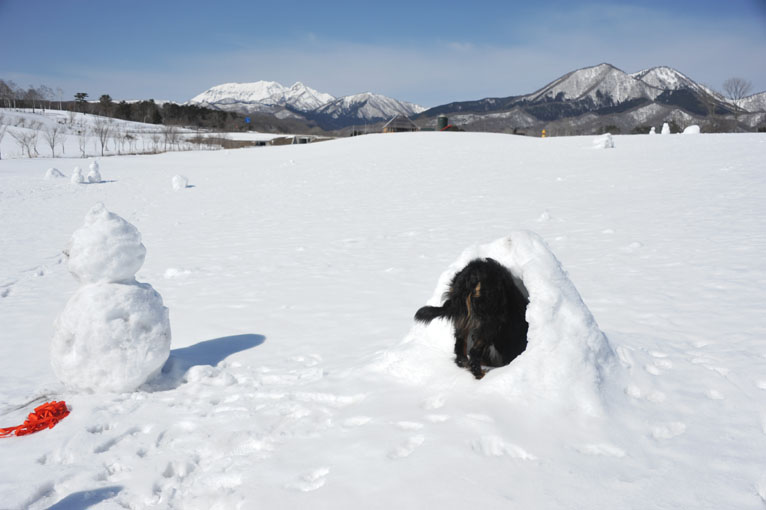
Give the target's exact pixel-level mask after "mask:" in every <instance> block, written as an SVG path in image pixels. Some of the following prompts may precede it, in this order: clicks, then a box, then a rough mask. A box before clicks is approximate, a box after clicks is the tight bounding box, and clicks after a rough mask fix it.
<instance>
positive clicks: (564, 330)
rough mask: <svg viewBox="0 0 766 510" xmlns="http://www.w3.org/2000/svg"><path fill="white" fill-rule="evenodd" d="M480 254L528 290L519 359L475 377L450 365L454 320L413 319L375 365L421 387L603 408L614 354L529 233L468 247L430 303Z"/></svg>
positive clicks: (555, 265)
mask: <svg viewBox="0 0 766 510" xmlns="http://www.w3.org/2000/svg"><path fill="white" fill-rule="evenodd" d="M485 257H491V258H493V259H495V260H497V261H498V262H500V263H501V264H503V265H504V266H505V267H507V268H508V269H509V270H510V271H511V273H512V274H513V276H514V277H515V278H516V279H518V282H519V288H520V289H521V290H522V292H525V293H526V294H528V296H529V305H528V306H527V313H526V319H527V322H528V323H529V331H528V334H527V340H528V345H527V349H526V350H525V351H524V352H523V353H522V354H521V355H520V356H519V357H517V358H516V359H515V360H513V361H512V362H511V363H510V365H508V366H505V367H500V368H497V369H493V370H491V371H490V372H489V373H488V374H487V375H486V376H485V377H484V378H483V379H482V380H481V381H474V379H473V376H472V375H471V374H470V372H468V371H467V370H463V369H460V368H458V367H457V366H456V365H455V364H454V355H453V346H454V337H453V329H452V325H451V323H448V322H447V321H445V320H441V319H437V320H434V321H432V322H431V323H430V324H429V325H427V326H425V325H422V324H418V323H416V324H414V325H413V327H412V329H411V330H410V333H409V334H408V335H407V336H406V337H405V338H404V340H403V341H402V342H401V343H400V344H399V345H397V346H395V347H393V348H391V349H389V350H387V351H384V352H382V353H380V354H379V357H378V359H377V360H376V361H375V362H374V363H373V365H372V369H373V370H376V371H380V372H385V373H388V374H390V375H392V376H394V377H397V378H401V379H404V380H407V381H410V382H413V383H415V384H420V385H422V384H424V383H425V384H434V385H437V386H438V385H440V384H445V385H452V384H458V383H460V382H461V381H462V384H464V385H465V389H466V391H474V392H476V391H480V392H492V393H500V394H501V395H503V396H505V397H507V398H510V399H513V400H517V401H520V402H523V403H527V404H529V405H531V406H535V405H558V406H562V407H564V408H566V409H568V410H573V409H579V410H580V411H582V412H584V413H586V414H591V415H599V414H601V413H602V411H603V404H604V401H605V398H604V397H605V392H606V389H605V388H604V387H603V385H604V383H605V381H607V380H609V379H610V377H611V375H612V374H613V372H614V371H615V370H617V368H618V364H617V363H616V361H615V360H616V357H615V355H614V352H613V351H612V348H611V347H610V345H609V341H608V340H607V338H606V336H605V335H604V334H603V333H602V332H601V330H600V329H599V327H598V324H597V323H596V321H595V319H594V318H593V316H592V315H591V313H590V311H589V310H588V308H587V306H585V303H583V301H582V298H581V297H580V294H579V293H578V292H577V289H576V288H575V287H574V285H573V284H572V282H571V281H570V280H569V278H568V277H567V274H566V272H565V271H564V270H563V268H562V267H561V264H560V263H559V261H558V260H557V259H556V257H555V256H554V255H553V253H552V252H551V250H550V248H549V247H548V246H547V245H546V243H545V241H543V240H542V238H540V236H538V235H537V234H535V233H534V232H529V231H519V232H514V233H512V234H511V235H510V236H509V237H506V238H501V239H498V240H496V241H494V242H492V243H489V244H486V245H481V246H473V247H470V248H468V249H466V250H465V251H464V252H463V253H462V254H461V255H460V257H458V259H457V260H456V261H455V262H454V263H453V264H452V265H451V266H449V268H447V270H446V271H444V272H443V273H442V275H441V276H440V278H439V282H438V284H437V285H436V289H435V290H434V293H433V295H432V297H431V299H430V300H429V301H428V304H430V305H439V304H441V297H442V294H443V293H444V291H446V290H447V288H448V286H449V282H450V280H451V279H452V277H453V276H454V275H455V274H456V273H457V272H458V271H459V270H460V269H462V268H463V267H465V265H466V264H467V263H468V262H469V261H471V260H473V259H475V258H485ZM460 374H462V375H463V376H464V377H462V378H459V377H458V376H459V375H460ZM614 375H615V376H616V375H617V374H614ZM435 379H436V380H435ZM456 379H457V381H458V382H457V383H456V382H454V381H455V380H456Z"/></svg>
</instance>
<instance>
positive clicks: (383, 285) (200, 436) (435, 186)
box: [0, 126, 766, 510]
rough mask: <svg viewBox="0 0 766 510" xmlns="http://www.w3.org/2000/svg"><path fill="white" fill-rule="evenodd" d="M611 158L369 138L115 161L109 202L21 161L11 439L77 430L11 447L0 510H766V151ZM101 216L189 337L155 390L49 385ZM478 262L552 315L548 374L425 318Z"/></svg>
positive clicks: (177, 340) (710, 143)
mask: <svg viewBox="0 0 766 510" xmlns="http://www.w3.org/2000/svg"><path fill="white" fill-rule="evenodd" d="M657 128H658V131H659V128H660V126H657ZM6 138H8V135H6ZM6 143H7V140H3V147H6ZM607 145H609V144H606V143H603V141H601V140H599V141H597V143H595V144H594V140H593V138H591V137H570V138H546V139H537V138H526V137H515V136H506V135H497V134H476V133H414V134H396V135H369V136H362V137H356V138H353V139H344V140H336V141H332V142H327V143H322V144H310V145H296V146H283V147H266V148H257V149H240V150H231V151H226V150H221V151H199V152H171V153H165V154H158V155H141V156H114V157H109V158H101V159H100V173H101V176H102V178H103V181H104V182H102V183H97V184H72V183H71V182H70V179H69V177H70V176H71V173H72V169H73V167H74V166H75V165H78V166H80V167H82V168H86V167H87V165H88V163H89V161H88V160H85V159H78V158H71V159H66V160H61V159H56V160H51V159H45V158H35V159H5V152H4V153H3V154H4V157H3V160H2V161H0V218H1V219H0V234H1V235H2V244H0V427H5V426H10V425H16V424H19V423H21V422H22V421H23V420H24V418H25V417H26V415H27V413H29V412H31V410H32V409H33V408H34V406H35V405H37V403H39V402H42V401H43V400H65V401H66V402H67V404H68V405H69V407H70V409H71V414H70V415H69V416H68V417H67V418H66V419H64V420H63V421H62V422H61V423H60V424H58V425H57V426H56V427H55V428H53V429H51V430H45V431H42V432H40V433H38V434H35V435H32V436H26V437H18V438H16V437H13V438H7V439H0V449H1V451H2V462H0V502H2V504H0V507H2V508H31V509H42V508H49V507H51V506H53V508H85V507H88V508H94V509H95V508H103V509H117V508H176V509H195V508H200V509H209V508H220V509H229V508H243V509H245V508H255V507H268V508H298V507H307V508H333V509H338V508H341V509H343V508H348V509H352V508H353V509H356V508H380V509H389V508H412V509H415V508H423V507H424V506H433V507H434V508H444V509H453V508H454V509H459V508H467V507H472V506H476V505H479V506H481V507H483V508H544V509H578V508H579V509H593V508H635V509H645V508H695V509H720V508H737V509H753V510H756V509H763V508H764V505H766V461H764V455H763V452H764V451H766V343H765V342H764V339H766V319H765V318H764V317H766V315H764V310H765V309H766V259H765V258H764V256H763V254H764V253H766V207H765V206H764V197H765V196H766V159H764V157H763V156H764V154H766V135H763V134H737V135H693V136H688V135H669V136H662V135H657V136H648V135H635V136H615V137H613V145H614V148H602V147H606V146H607ZM69 150H70V149H69V148H67V153H68V152H69ZM67 155H69V154H67ZM52 166H56V167H57V168H58V169H59V170H60V171H61V173H63V174H64V175H65V178H50V179H46V178H45V175H46V170H47V169H48V168H50V167H52ZM176 175H182V176H184V177H186V178H187V179H188V187H183V186H176V188H178V189H177V190H176V189H174V186H173V184H172V180H173V177H174V176H176ZM98 202H101V203H103V204H104V205H105V206H106V207H107V208H108V209H109V210H110V211H113V212H115V213H117V214H119V215H120V216H122V217H123V218H125V219H126V220H127V221H129V222H130V223H132V224H133V225H135V226H136V227H137V229H138V230H139V231H140V232H141V235H142V240H143V244H144V245H145V247H146V250H147V251H146V261H145V263H144V264H143V266H142V268H141V269H140V270H139V272H138V274H137V278H138V280H139V281H141V282H148V283H150V284H151V285H152V286H153V287H154V289H156V290H157V291H158V292H159V293H160V294H161V296H162V298H163V300H164V304H165V306H167V307H168V308H169V313H170V326H171V330H172V342H171V355H170V360H169V361H168V363H167V364H166V365H165V369H164V371H163V373H162V374H161V375H160V376H159V377H158V378H157V379H155V380H153V381H152V382H151V383H149V384H148V385H146V386H144V387H143V388H141V390H139V391H136V392H132V393H82V392H75V391H73V390H69V389H66V388H65V387H64V386H63V385H61V384H60V383H59V382H58V381H57V380H56V379H55V376H54V373H53V370H52V369H51V360H50V355H49V348H50V343H51V338H52V337H53V336H54V326H53V321H54V319H55V318H56V316H57V315H58V314H59V313H61V312H62V310H63V309H64V307H65V304H66V303H67V301H68V300H69V298H70V297H71V296H72V295H73V294H74V292H75V290H76V289H77V288H78V282H77V281H75V279H74V278H73V277H72V275H71V274H70V273H69V272H68V270H67V264H66V259H65V257H64V255H63V254H62V249H63V248H64V247H65V246H66V245H67V243H68V241H69V239H70V237H71V236H72V233H73V232H74V231H75V230H76V229H78V228H79V227H80V226H81V225H82V224H83V221H84V218H85V215H86V214H87V213H88V211H89V210H91V208H92V207H93V205H94V204H96V203H98ZM529 231H532V232H534V233H536V234H537V235H535V234H530V233H529ZM507 236H511V237H510V244H508V243H507V242H506V241H497V240H499V239H502V238H505V237H507ZM476 255H482V256H487V255H489V256H493V257H496V258H498V260H501V261H502V262H503V263H505V264H507V265H508V266H509V267H511V269H512V270H513V271H514V272H515V273H516V274H517V276H519V277H521V278H522V280H526V282H525V285H526V287H527V289H528V290H529V292H530V307H529V309H528V312H527V317H528V320H530V337H529V342H530V345H529V347H528V349H527V352H525V353H524V354H522V355H521V357H519V358H518V359H517V360H516V361H514V362H513V363H511V364H510V365H509V366H507V367H503V368H499V369H495V370H492V371H491V372H489V373H488V374H487V375H486V376H485V377H484V379H482V380H480V381H477V380H475V379H474V378H473V377H472V376H471V374H470V373H469V372H468V371H467V370H463V369H459V368H457V367H456V366H455V364H454V363H453V361H452V355H451V350H452V338H451V331H450V328H449V327H448V326H447V325H445V324H441V323H439V322H435V323H433V324H432V325H431V326H429V327H428V328H425V327H423V326H421V325H415V324H414V323H413V321H412V316H413V314H414V312H415V311H416V310H417V308H419V307H420V306H422V305H424V304H426V302H428V301H429V300H431V301H432V302H433V301H437V300H438V296H439V294H440V292H441V290H442V289H443V285H444V282H445V279H446V278H448V277H449V275H450V271H454V270H455V268H457V267H459V266H460V265H461V264H463V263H465V261H466V260H467V259H468V258H470V257H472V256H476ZM532 325H534V327H532Z"/></svg>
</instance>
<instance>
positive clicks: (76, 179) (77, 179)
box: [72, 166, 85, 184]
mask: <svg viewBox="0 0 766 510" xmlns="http://www.w3.org/2000/svg"><path fill="white" fill-rule="evenodd" d="M84 182H85V176H84V175H83V174H82V168H80V167H79V166H76V167H74V170H72V184H82V183H84Z"/></svg>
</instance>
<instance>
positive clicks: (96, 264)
mask: <svg viewBox="0 0 766 510" xmlns="http://www.w3.org/2000/svg"><path fill="white" fill-rule="evenodd" d="M65 253H66V255H67V257H68V268H69V271H70V272H71V273H72V275H74V277H75V278H76V279H77V280H78V281H79V282H80V287H79V288H78V289H77V291H76V292H75V294H74V295H73V296H72V298H71V299H70V300H69V302H68V303H67V304H66V306H65V308H64V311H63V312H61V314H60V315H59V316H58V318H57V319H56V322H55V332H54V336H53V341H52V342H51V365H52V367H53V371H54V372H55V374H56V376H57V377H58V378H59V379H60V380H61V381H62V382H63V383H64V384H66V385H67V386H68V387H70V388H71V389H74V390H81V391H110V392H130V391H134V390H136V389H137V388H138V387H139V386H141V385H142V384H144V383H145V382H147V381H148V380H150V379H151V378H152V377H154V376H155V375H156V374H157V373H159V372H160V370H161V369H162V366H163V365H164V364H165V361H167V359H168V356H169V354H170V321H169V318H168V309H167V308H166V307H165V306H164V304H163V302H162V297H161V296H160V295H159V294H158V293H157V291H155V290H154V288H152V286H151V285H149V284H148V283H139V282H137V281H136V278H135V276H136V272H137V271H138V270H139V269H140V268H141V266H142V265H143V263H144V257H145V256H146V248H144V245H143V244H142V243H141V234H140V233H139V232H138V230H137V229H136V227H135V226H133V225H132V224H130V223H129V222H127V221H126V220H125V219H123V218H121V217H120V216H118V215H117V214H114V213H112V212H109V211H108V210H107V209H106V207H104V205H103V204H96V205H95V206H94V207H93V208H92V209H91V210H90V211H89V212H88V214H87V215H86V216H85V224H84V225H83V226H82V227H80V228H79V229H78V230H76V231H75V232H74V234H73V235H72V238H71V240H70V241H69V245H68V246H67V250H66V252H65Z"/></svg>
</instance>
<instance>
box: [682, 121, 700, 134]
mask: <svg viewBox="0 0 766 510" xmlns="http://www.w3.org/2000/svg"><path fill="white" fill-rule="evenodd" d="M684 134H685V135H698V134H700V127H699V126H698V125H696V124H692V125H691V126H687V127H686V129H684Z"/></svg>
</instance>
